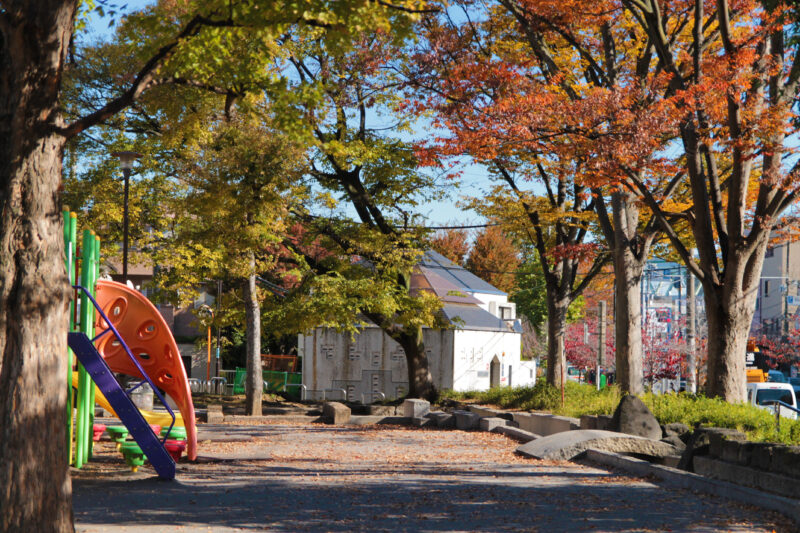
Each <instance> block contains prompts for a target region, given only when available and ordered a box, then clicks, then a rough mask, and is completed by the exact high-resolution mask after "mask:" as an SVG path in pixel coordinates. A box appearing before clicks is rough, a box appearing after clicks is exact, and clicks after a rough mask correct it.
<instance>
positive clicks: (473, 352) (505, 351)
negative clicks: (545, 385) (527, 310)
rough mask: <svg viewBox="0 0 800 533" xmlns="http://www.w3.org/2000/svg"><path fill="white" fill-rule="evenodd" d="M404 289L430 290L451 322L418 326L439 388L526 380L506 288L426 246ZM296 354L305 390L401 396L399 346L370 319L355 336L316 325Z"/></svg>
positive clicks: (529, 371)
mask: <svg viewBox="0 0 800 533" xmlns="http://www.w3.org/2000/svg"><path fill="white" fill-rule="evenodd" d="M411 290H412V292H415V291H430V292H433V293H434V294H436V295H437V296H438V297H439V298H440V299H441V300H442V302H443V304H444V305H443V308H442V313H443V314H444V316H445V317H446V318H447V319H448V320H449V321H450V322H451V323H452V324H453V325H454V328H453V329H445V330H437V329H430V328H426V329H425V330H424V332H423V339H424V343H425V350H426V353H427V355H428V361H429V364H430V370H431V374H432V377H433V381H434V383H435V385H436V387H437V388H439V389H454V390H459V391H466V390H486V389H488V388H489V387H495V386H512V385H513V386H519V385H532V384H533V383H534V382H535V379H536V366H535V362H534V361H522V360H521V358H520V354H521V342H522V328H521V326H520V323H519V321H518V320H517V318H516V306H515V304H513V303H511V302H509V301H508V297H507V294H506V293H504V292H503V291H500V290H499V289H497V288H496V287H494V286H492V285H490V284H489V283H487V282H486V281H484V280H482V279H480V278H478V277H477V276H475V275H474V274H472V273H471V272H469V271H467V270H466V269H465V268H463V267H461V266H458V265H456V264H455V263H453V262H452V261H450V260H448V259H447V258H445V257H444V256H443V255H441V254H439V253H437V252H433V251H429V252H426V253H425V255H424V258H423V259H422V261H421V262H420V263H419V264H418V265H417V267H416V269H415V272H414V274H413V275H412V278H411ZM298 351H299V354H300V355H301V356H303V384H304V385H305V386H306V388H307V390H308V397H310V398H319V397H321V396H322V394H323V392H322V391H326V392H325V395H326V397H329V398H341V396H342V395H343V394H342V393H341V392H333V391H332V389H335V390H336V391H344V394H346V396H347V399H348V400H350V401H364V402H367V401H371V400H373V399H377V398H380V397H381V395H383V396H385V398H386V399H391V398H397V397H400V396H403V395H404V394H405V393H406V392H407V391H408V371H407V367H406V358H405V354H404V352H403V349H402V348H401V347H400V345H399V344H397V343H396V342H395V341H394V340H392V339H391V338H389V336H388V335H386V334H385V333H383V331H382V330H381V329H380V328H378V327H377V326H374V325H368V326H365V327H363V328H362V329H361V331H360V333H358V334H357V335H356V336H355V337H354V338H352V339H351V337H350V335H349V334H341V333H338V332H336V331H335V330H333V329H330V328H316V329H314V330H313V331H310V332H308V333H307V334H305V335H300V336H299V339H298Z"/></svg>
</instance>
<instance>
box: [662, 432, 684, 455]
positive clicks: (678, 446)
mask: <svg viewBox="0 0 800 533" xmlns="http://www.w3.org/2000/svg"><path fill="white" fill-rule="evenodd" d="M661 442H666V443H667V444H669V445H670V446H672V447H673V448H675V453H679V454H680V453H683V450H685V449H686V443H684V442H683V441H682V440H681V438H680V437H679V436H677V435H670V436H669V437H664V438H663V439H661Z"/></svg>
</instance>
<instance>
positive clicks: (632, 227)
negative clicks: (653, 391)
mask: <svg viewBox="0 0 800 533" xmlns="http://www.w3.org/2000/svg"><path fill="white" fill-rule="evenodd" d="M636 202H637V200H636V198H635V196H634V195H633V194H632V193H630V192H623V191H618V192H615V193H614V194H613V195H612V197H611V209H612V216H613V218H614V226H613V229H612V228H609V227H607V226H604V228H603V231H604V233H605V234H606V240H608V241H609V242H611V243H613V246H612V254H613V256H614V277H615V280H616V283H615V287H614V318H615V325H614V335H615V336H614V344H615V348H616V353H615V364H616V374H617V383H619V385H620V388H621V389H622V390H623V391H625V392H629V393H631V394H641V393H642V391H643V384H642V377H643V376H642V302H641V295H642V271H643V270H644V265H645V263H646V262H647V256H648V255H649V253H650V243H652V239H653V236H652V234H650V235H639V208H638V207H637V203H636ZM610 231H611V232H613V234H611V235H609V232H610Z"/></svg>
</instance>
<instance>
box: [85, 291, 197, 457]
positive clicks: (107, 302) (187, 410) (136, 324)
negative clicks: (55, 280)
mask: <svg viewBox="0 0 800 533" xmlns="http://www.w3.org/2000/svg"><path fill="white" fill-rule="evenodd" d="M96 291H97V296H96V299H97V302H98V304H99V305H100V308H101V309H102V310H103V312H104V313H105V314H106V316H108V318H109V320H111V322H112V323H113V324H114V327H115V328H117V330H118V331H119V333H120V335H121V336H122V338H123V339H124V340H125V343H126V344H127V345H128V346H129V347H130V350H131V353H133V355H134V357H136V359H137V360H138V361H139V364H141V365H142V368H143V369H144V371H145V372H147V375H148V376H149V377H150V379H151V380H152V381H153V383H154V384H155V385H156V386H157V387H158V388H160V389H161V390H163V391H164V392H166V393H167V394H168V395H169V396H170V397H171V398H172V400H173V401H174V402H175V403H176V404H177V405H178V408H179V410H180V412H181V415H182V416H183V422H184V425H185V427H186V455H187V456H188V458H189V460H194V459H196V458H197V430H196V427H195V419H194V404H193V403H192V393H191V391H190V390H189V382H188V381H187V379H186V370H185V369H184V367H183V362H182V361H181V356H180V352H179V351H178V346H177V344H175V339H174V338H173V336H172V333H171V332H170V330H169V327H168V326H167V323H166V322H165V321H164V318H163V317H162V316H161V313H159V312H158V309H156V307H155V306H154V305H153V304H152V303H150V300H148V299H147V298H145V297H144V295H142V294H141V293H140V292H139V291H136V290H134V289H131V288H130V287H128V286H127V285H123V284H121V283H117V282H115V281H106V280H100V281H98V282H97V285H96ZM107 328H108V326H107V325H106V324H105V321H104V320H103V319H102V318H99V319H98V323H97V329H98V331H103V330H105V329H107ZM97 351H98V352H100V354H101V355H102V356H103V359H105V361H106V363H107V364H108V366H109V367H110V368H111V370H112V371H113V372H119V373H121V374H126V375H129V376H133V377H136V378H143V376H142V375H141V373H140V372H139V369H138V368H136V365H134V364H133V362H132V361H131V360H130V359H129V358H128V357H127V355H126V354H125V350H124V348H123V347H122V345H121V344H120V343H119V341H117V339H116V338H115V337H114V336H113V335H105V336H103V337H101V338H100V339H99V340H98V342H97Z"/></svg>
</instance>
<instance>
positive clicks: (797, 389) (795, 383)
mask: <svg viewBox="0 0 800 533" xmlns="http://www.w3.org/2000/svg"><path fill="white" fill-rule="evenodd" d="M789 385H791V386H792V388H793V389H794V397H795V398H800V378H789Z"/></svg>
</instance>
